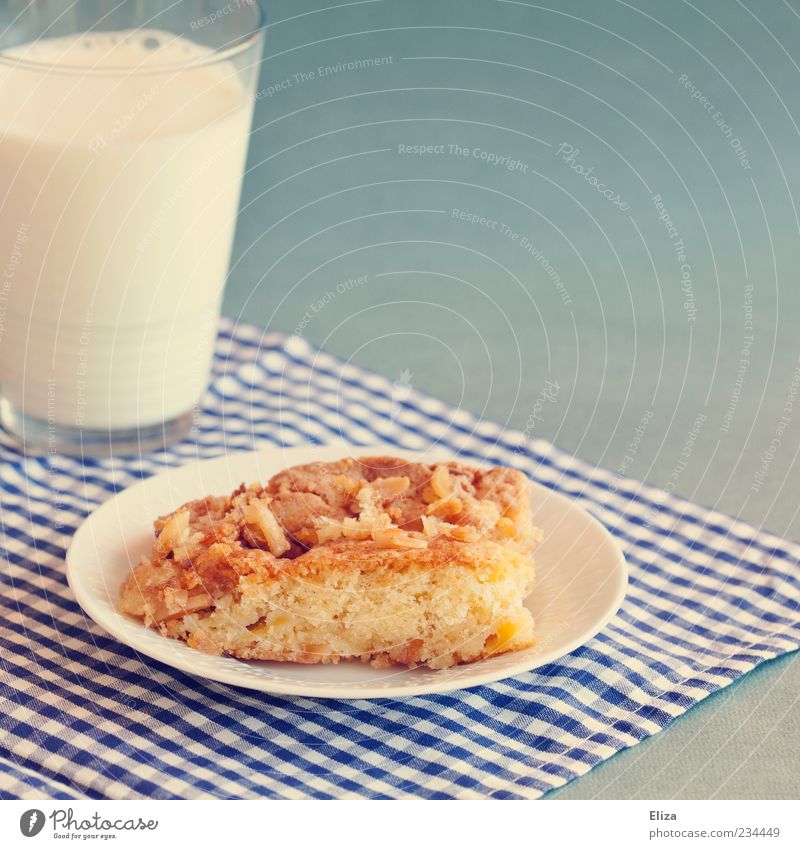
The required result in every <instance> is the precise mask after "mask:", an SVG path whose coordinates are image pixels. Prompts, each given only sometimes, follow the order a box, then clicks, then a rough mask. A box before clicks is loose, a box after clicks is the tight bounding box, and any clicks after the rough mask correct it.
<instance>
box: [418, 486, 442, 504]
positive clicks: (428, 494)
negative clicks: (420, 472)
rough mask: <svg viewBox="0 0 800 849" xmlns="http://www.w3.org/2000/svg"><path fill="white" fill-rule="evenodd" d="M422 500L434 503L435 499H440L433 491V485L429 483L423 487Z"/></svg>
mask: <svg viewBox="0 0 800 849" xmlns="http://www.w3.org/2000/svg"><path fill="white" fill-rule="evenodd" d="M422 500H423V501H424V502H425V503H426V504H433V502H434V501H438V500H439V496H438V495H437V494H436V493H435V492H434V491H433V487H432V486H431V485H430V484H429V483H427V484H425V486H424V487H423V488H422Z"/></svg>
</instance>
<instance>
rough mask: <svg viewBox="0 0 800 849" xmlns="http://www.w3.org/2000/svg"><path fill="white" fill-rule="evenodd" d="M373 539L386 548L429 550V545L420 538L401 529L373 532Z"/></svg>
mask: <svg viewBox="0 0 800 849" xmlns="http://www.w3.org/2000/svg"><path fill="white" fill-rule="evenodd" d="M372 538H373V539H374V540H375V542H376V543H378V545H380V546H383V547H385V548H427V546H428V543H427V541H426V540H425V539H422V538H421V537H419V536H414V535H412V534H410V533H409V532H408V531H403V530H401V529H400V528H389V529H387V530H385V531H373V533H372Z"/></svg>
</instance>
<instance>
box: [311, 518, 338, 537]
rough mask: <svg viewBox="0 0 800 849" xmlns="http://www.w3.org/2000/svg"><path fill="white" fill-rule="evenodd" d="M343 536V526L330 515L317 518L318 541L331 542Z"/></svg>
mask: <svg viewBox="0 0 800 849" xmlns="http://www.w3.org/2000/svg"><path fill="white" fill-rule="evenodd" d="M341 536H342V526H341V525H340V524H339V523H338V522H334V521H333V519H330V518H328V516H320V517H319V518H318V519H317V541H318V542H330V540H332V539H339V538H340V537H341Z"/></svg>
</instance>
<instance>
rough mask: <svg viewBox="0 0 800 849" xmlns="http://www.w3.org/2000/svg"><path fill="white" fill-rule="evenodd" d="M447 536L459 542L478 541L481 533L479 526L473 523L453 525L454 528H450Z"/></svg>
mask: <svg viewBox="0 0 800 849" xmlns="http://www.w3.org/2000/svg"><path fill="white" fill-rule="evenodd" d="M447 536H449V537H452V538H453V539H457V540H458V541H459V542H476V541H477V540H479V539H480V537H481V534H480V531H479V530H478V529H477V528H473V527H472V526H471V525H453V526H452V530H448V532H447Z"/></svg>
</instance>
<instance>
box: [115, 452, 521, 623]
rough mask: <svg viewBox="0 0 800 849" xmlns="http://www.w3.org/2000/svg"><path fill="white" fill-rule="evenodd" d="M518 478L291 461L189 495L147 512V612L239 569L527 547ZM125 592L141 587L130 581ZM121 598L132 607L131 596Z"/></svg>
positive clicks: (186, 606)
mask: <svg viewBox="0 0 800 849" xmlns="http://www.w3.org/2000/svg"><path fill="white" fill-rule="evenodd" d="M529 489H530V484H529V482H528V480H527V478H526V477H525V476H524V475H523V474H522V473H521V472H518V471H516V470H514V469H510V468H505V467H495V468H491V469H478V468H471V467H468V466H464V465H461V464H459V463H455V462H449V463H441V464H433V465H429V464H424V463H414V462H410V461H407V460H402V459H399V458H395V457H361V458H358V459H356V458H346V459H343V460H339V461H336V462H332V463H322V462H316V463H309V464H307V465H302V466H294V467H292V468H289V469H286V470H285V471H283V472H280V473H279V474H277V475H275V476H274V477H273V478H271V479H270V480H269V481H268V482H267V483H266V484H265V485H261V484H253V485H251V486H247V487H246V486H245V485H244V484H242V485H241V486H239V487H238V488H237V489H236V490H234V492H233V493H231V495H229V496H222V497H206V498H202V499H198V500H196V501H192V502H189V503H188V504H185V505H183V507H180V508H179V509H178V510H176V511H175V512H174V513H171V514H169V515H167V516H163V517H161V518H159V519H157V520H156V522H155V534H156V539H155V542H154V545H153V552H152V556H151V558H150V561H149V562H150V564H151V568H150V570H149V571H148V572H147V576H146V578H145V581H146V582H147V583H149V582H150V581H151V580H152V581H153V586H152V587H150V589H152V591H153V595H152V598H153V599H154V598H155V597H156V590H157V591H158V593H159V595H158V599H159V600H158V606H159V608H163V609H159V610H158V611H156V612H155V613H154V619H155V620H159V619H160V618H162V617H163V618H166V617H168V616H169V615H171V611H172V610H173V609H174V610H175V611H178V610H180V611H181V612H186V611H187V610H191V609H192V608H194V609H202V608H203V607H204V606H206V605H208V604H209V602H210V600H212V599H216V598H219V597H221V596H222V595H224V594H225V593H227V592H230V591H231V590H232V589H233V588H234V587H235V586H236V585H237V583H238V582H239V580H240V578H242V577H243V576H246V575H259V576H261V577H262V578H265V579H269V577H270V576H277V575H278V574H287V573H291V574H295V575H297V576H302V575H304V574H306V575H307V574H311V573H315V572H321V571H324V570H325V569H326V568H329V567H330V566H331V565H334V564H335V565H338V566H341V565H342V563H347V564H350V565H352V567H353V568H359V569H363V568H376V564H377V565H385V564H387V563H389V562H391V563H393V564H394V565H396V566H397V567H398V568H402V566H403V563H404V562H405V561H406V560H408V559H410V558H411V556H412V555H423V554H424V555H425V556H424V557H419V556H415V557H414V560H415V562H417V563H419V562H424V563H425V565H426V566H427V567H428V568H436V567H437V565H442V564H445V563H447V562H449V561H450V560H451V559H452V558H453V557H454V556H458V557H459V558H460V559H461V560H462V561H464V562H466V563H468V562H470V561H473V560H474V562H475V564H476V565H479V564H480V563H481V562H485V561H486V560H487V559H488V560H492V559H493V557H494V556H495V555H496V552H497V551H498V550H499V549H500V548H501V547H507V546H512V547H515V548H516V547H519V548H520V549H521V550H522V551H530V550H532V548H533V546H534V545H535V543H536V541H537V540H538V531H537V530H536V529H535V528H533V526H532V524H531V515H530V504H529ZM473 555H474V557H473ZM153 567H154V568H153ZM136 580H137V581H138V580H139V579H138V578H137V579H136ZM165 586H166V587H168V588H170V592H169V593H165V591H164V590H165ZM134 595H136V597H139V596H142V597H144V596H147V595H148V587H147V586H142V585H141V584H137V586H136V594H132V595H131V598H133V597H134ZM173 595H174V598H173ZM123 606H124V608H126V612H130V613H133V614H135V615H141V611H139V610H138V607H139V602H138V601H137V602H136V603H135V605H133V606H134V607H136V608H137V609H133V608H132V607H131V605H126V604H124V605H123Z"/></svg>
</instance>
